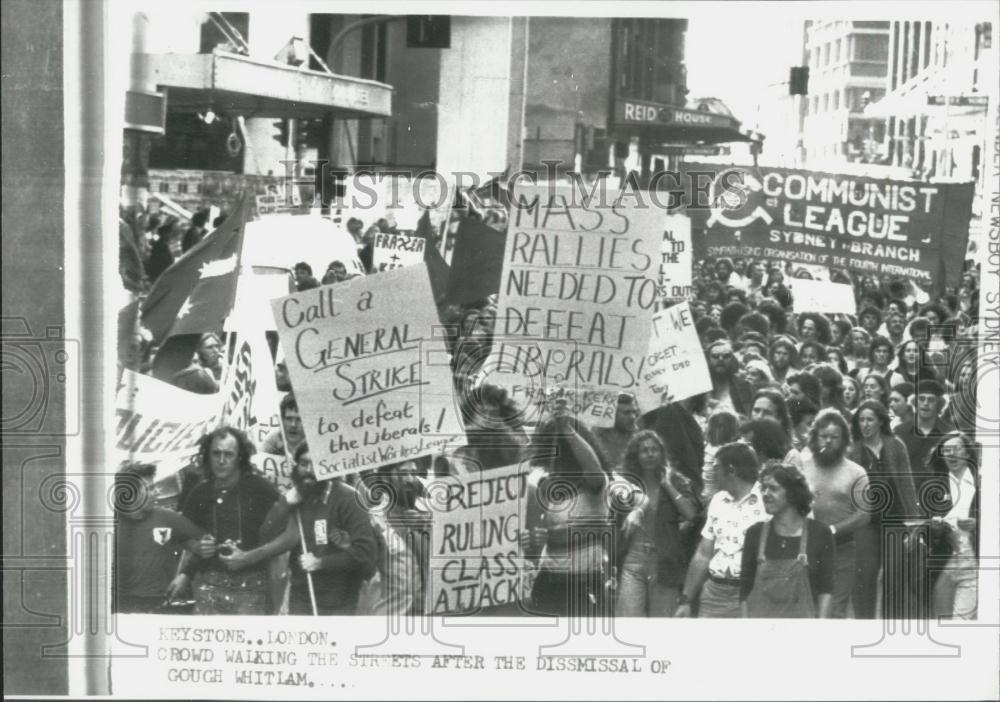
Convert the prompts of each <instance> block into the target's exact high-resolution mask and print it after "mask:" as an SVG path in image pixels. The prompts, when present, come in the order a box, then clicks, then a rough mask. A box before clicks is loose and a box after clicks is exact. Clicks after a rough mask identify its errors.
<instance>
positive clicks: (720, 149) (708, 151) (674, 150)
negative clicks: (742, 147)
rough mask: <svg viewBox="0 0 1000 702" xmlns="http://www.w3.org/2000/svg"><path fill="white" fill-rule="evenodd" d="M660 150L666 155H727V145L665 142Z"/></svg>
mask: <svg viewBox="0 0 1000 702" xmlns="http://www.w3.org/2000/svg"><path fill="white" fill-rule="evenodd" d="M662 152H663V153H664V154H667V155H668V156H678V155H680V156H684V155H687V156H728V155H729V153H730V151H729V147H728V146H702V145H696V144H666V145H664V146H663V147H662Z"/></svg>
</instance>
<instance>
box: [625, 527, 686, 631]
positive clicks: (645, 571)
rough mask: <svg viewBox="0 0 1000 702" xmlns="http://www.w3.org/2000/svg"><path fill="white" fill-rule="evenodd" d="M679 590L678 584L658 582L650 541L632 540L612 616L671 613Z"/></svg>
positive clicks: (662, 614) (675, 605) (653, 550)
mask: <svg viewBox="0 0 1000 702" xmlns="http://www.w3.org/2000/svg"><path fill="white" fill-rule="evenodd" d="M680 594H681V586H680V585H665V584H663V583H660V582H658V580H657V577H656V550H655V548H654V547H653V545H652V544H650V543H649V542H648V541H645V540H641V541H640V540H636V541H635V542H633V544H632V545H631V546H630V547H629V550H628V554H627V555H626V556H625V562H624V563H623V564H622V572H621V577H620V579H619V581H618V597H617V599H616V601H615V616H616V617H672V616H674V612H676V611H677V600H678V598H679V597H680Z"/></svg>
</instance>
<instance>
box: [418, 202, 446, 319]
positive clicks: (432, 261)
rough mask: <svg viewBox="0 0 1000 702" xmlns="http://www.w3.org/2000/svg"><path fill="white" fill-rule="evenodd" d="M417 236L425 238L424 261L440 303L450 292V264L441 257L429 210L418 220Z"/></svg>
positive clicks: (435, 298)
mask: <svg viewBox="0 0 1000 702" xmlns="http://www.w3.org/2000/svg"><path fill="white" fill-rule="evenodd" d="M415 234H416V236H420V237H423V239H424V242H425V243H424V263H426V264H427V275H428V276H429V277H430V279H431V290H432V291H433V292H434V302H435V303H437V304H440V303H441V301H442V299H443V298H444V296H445V295H446V294H447V292H448V276H449V269H448V264H447V263H445V261H444V258H442V257H441V252H440V251H439V250H438V241H437V238H436V237H435V236H434V227H433V225H431V215H430V211H429V210H424V213H423V214H422V215H421V216H420V221H419V222H417V231H416V232H415Z"/></svg>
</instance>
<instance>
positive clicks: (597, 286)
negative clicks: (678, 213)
mask: <svg viewBox="0 0 1000 702" xmlns="http://www.w3.org/2000/svg"><path fill="white" fill-rule="evenodd" d="M665 216H666V215H665V213H664V211H663V210H661V209H657V208H652V207H640V206H639V205H638V203H636V202H635V200H634V198H631V197H629V196H628V194H627V193H626V195H625V196H623V197H622V198H621V199H620V201H618V202H616V203H613V204H612V203H607V202H605V203H599V202H597V201H596V200H590V201H587V200H586V199H585V198H583V197H581V195H580V193H579V192H573V191H572V190H570V189H568V188H553V187H544V186H535V187H522V188H519V189H517V190H516V191H515V193H514V197H513V199H512V202H511V207H510V215H509V218H508V221H509V229H508V234H507V241H506V246H505V250H504V264H503V273H502V275H501V281H500V295H499V309H498V312H497V322H496V329H495V332H494V334H495V340H494V343H493V349H492V352H491V356H490V359H489V360H488V361H487V366H488V367H490V368H492V369H495V374H496V377H495V378H494V377H493V376H491V378H490V382H494V383H497V384H501V385H506V386H516V385H524V384H525V382H527V383H529V384H530V385H532V386H534V387H544V386H547V385H556V386H559V387H565V388H567V389H568V390H570V391H572V392H574V393H581V392H586V391H588V390H601V391H604V393H605V396H604V397H605V400H606V402H602V403H601V407H600V411H599V414H600V416H601V417H603V418H604V420H605V421H607V420H613V417H614V410H615V404H616V399H617V395H618V393H619V392H622V391H627V392H631V391H633V390H634V389H635V388H636V387H638V386H639V384H640V378H639V367H640V364H641V361H642V358H643V356H644V355H645V354H646V351H647V347H648V341H649V324H650V320H651V319H652V315H653V306H654V305H655V304H656V303H657V302H658V301H659V294H658V288H657V277H658V274H659V264H660V245H661V240H662V238H663V231H664V218H665ZM593 414H594V413H593V412H591V414H590V416H591V418H593ZM591 421H593V419H591Z"/></svg>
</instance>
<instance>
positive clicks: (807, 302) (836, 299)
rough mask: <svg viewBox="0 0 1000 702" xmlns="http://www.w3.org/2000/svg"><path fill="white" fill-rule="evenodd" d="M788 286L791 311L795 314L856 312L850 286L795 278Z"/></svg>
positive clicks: (852, 291) (856, 308) (852, 288)
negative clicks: (790, 293)
mask: <svg viewBox="0 0 1000 702" xmlns="http://www.w3.org/2000/svg"><path fill="white" fill-rule="evenodd" d="M789 286H790V287H791V289H792V309H794V310H795V311H796V312H822V313H823V314H854V313H855V312H857V311H858V305H857V303H856V302H855V301H854V287H853V286H851V285H847V284H845V283H828V282H826V281H823V280H806V279H804V278H795V279H792V280H790V281H789Z"/></svg>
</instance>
